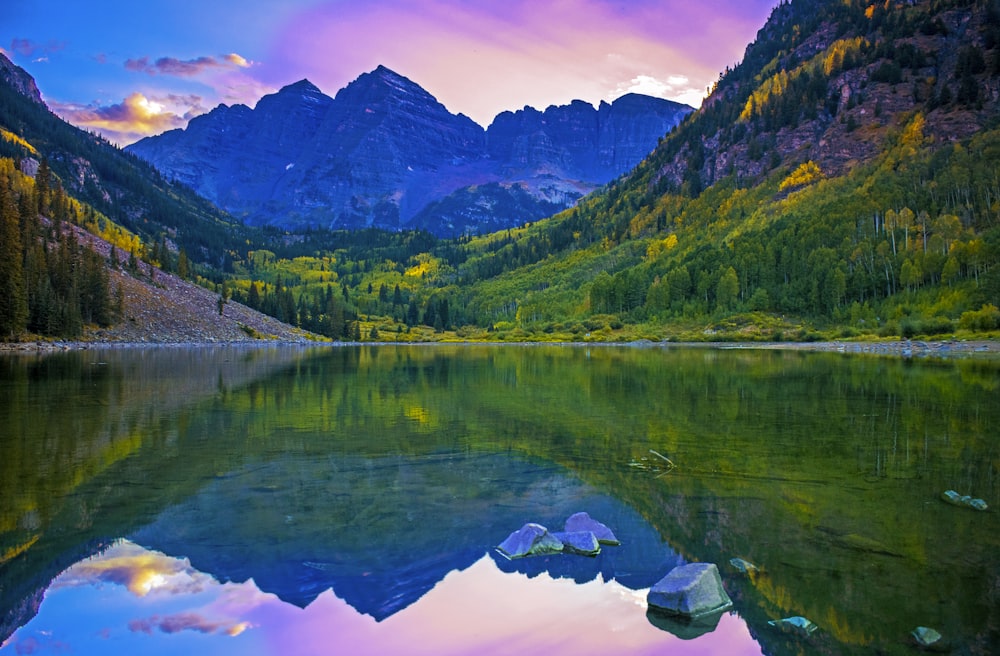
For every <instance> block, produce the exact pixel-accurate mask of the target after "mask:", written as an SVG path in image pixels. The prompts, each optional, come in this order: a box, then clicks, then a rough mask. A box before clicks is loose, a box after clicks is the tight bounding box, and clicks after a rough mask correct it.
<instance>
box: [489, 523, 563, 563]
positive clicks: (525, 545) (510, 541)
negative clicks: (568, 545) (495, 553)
mask: <svg viewBox="0 0 1000 656" xmlns="http://www.w3.org/2000/svg"><path fill="white" fill-rule="evenodd" d="M497 550H499V551H500V553H502V554H503V555H504V556H506V557H507V558H511V559H514V558H524V557H525V556H541V555H547V554H555V553H561V552H562V550H563V543H562V542H560V541H559V540H558V539H557V538H556V537H554V536H553V535H552V534H551V533H549V529H547V528H545V527H544V526H542V525H541V524H535V523H530V522H529V523H528V524H525V525H524V526H522V527H521V528H519V529H518V530H516V531H514V532H513V533H511V534H510V535H508V536H507V539H506V540H504V541H503V542H501V543H500V544H499V545H498V546H497Z"/></svg>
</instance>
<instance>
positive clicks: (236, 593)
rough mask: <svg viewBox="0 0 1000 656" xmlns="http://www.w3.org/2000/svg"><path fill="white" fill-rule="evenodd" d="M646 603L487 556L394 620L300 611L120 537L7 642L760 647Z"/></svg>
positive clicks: (378, 648)
mask: <svg viewBox="0 0 1000 656" xmlns="http://www.w3.org/2000/svg"><path fill="white" fill-rule="evenodd" d="M484 591H488V594H484ZM98 604H99V608H100V610H99V611H97V608H98ZM644 606H645V599H644V595H643V594H642V593H641V592H637V591H634V590H631V589H629V588H626V587H624V586H621V585H619V584H617V583H614V582H611V583H604V582H600V581H591V582H589V583H585V584H575V583H572V582H570V581H567V580H565V579H563V580H560V579H556V578H552V577H549V576H546V575H541V576H537V577H533V578H529V577H527V576H525V575H517V574H515V575H510V574H505V573H503V572H501V571H500V570H499V569H497V567H496V564H495V563H494V561H493V560H491V559H490V558H488V557H485V556H484V557H481V558H479V559H478V560H477V561H475V562H473V563H472V564H471V565H470V566H468V567H467V568H465V569H463V570H461V571H453V572H450V573H448V574H446V575H445V576H443V577H442V579H441V580H440V582H439V583H438V584H437V585H436V586H435V587H434V588H433V589H432V590H430V591H428V593H427V594H426V595H425V596H424V598H423V599H422V600H421V603H420V604H419V605H416V606H413V607H411V608H408V609H406V610H405V611H403V612H400V613H397V614H395V615H393V616H392V617H391V618H388V619H386V620H385V622H384V626H383V625H377V624H376V623H375V622H374V621H373V620H372V619H371V618H369V617H367V616H364V615H362V614H360V613H358V612H356V611H355V609H353V608H352V607H351V606H350V605H349V604H348V603H346V602H344V601H343V600H342V599H340V598H338V596H337V590H336V589H334V590H332V591H330V590H327V591H325V592H323V593H322V594H320V595H318V596H317V597H316V598H315V599H314V600H313V601H312V602H311V603H310V604H309V605H308V606H307V607H305V608H303V609H300V608H298V607H296V606H294V605H291V604H287V603H285V602H283V601H281V600H280V599H279V598H278V597H277V596H276V595H273V594H269V593H266V592H263V591H261V590H260V589H259V588H258V587H257V585H256V583H255V582H254V581H253V580H250V581H247V582H245V583H220V582H219V581H217V580H216V579H214V578H212V577H210V576H208V575H206V574H204V573H202V572H199V571H198V570H196V569H194V568H193V567H191V565H190V563H189V562H188V561H187V560H183V559H177V558H171V557H169V556H166V555H164V554H162V553H159V552H156V551H150V550H147V549H143V548H142V547H139V546H138V545H136V544H134V543H132V542H127V541H123V542H119V543H116V544H115V545H113V546H111V547H109V548H108V549H107V550H105V551H104V552H103V553H101V554H100V555H97V556H94V557H92V558H88V559H87V560H85V561H83V562H81V563H79V564H76V565H74V566H72V567H70V568H69V569H68V570H67V571H66V572H64V573H63V574H61V575H60V576H59V577H57V578H56V580H55V581H53V583H52V585H51V586H50V587H49V591H48V594H47V595H46V601H45V604H44V605H43V607H42V610H41V612H40V613H39V615H38V618H37V619H36V620H35V621H34V622H32V623H31V624H30V625H29V626H28V627H25V628H24V629H22V630H20V631H19V632H18V633H17V634H15V636H14V637H13V638H12V639H11V641H10V642H9V644H8V648H10V649H13V650H15V651H17V653H29V652H30V653H55V652H60V651H67V650H71V651H73V652H75V653H106V652H107V651H108V650H109V648H110V649H113V650H114V651H115V652H118V653H143V654H157V653H162V654H172V653H177V652H178V651H180V650H182V649H183V650H185V651H186V652H188V653H191V651H192V650H193V652H194V653H210V652H211V653H240V654H250V655H253V654H275V653H282V654H292V653H294V654H328V653H338V650H337V649H336V648H334V647H333V646H335V645H341V646H342V647H344V649H345V650H349V652H350V653H351V654H362V655H363V654H380V655H381V654H404V653H405V654H428V655H432V654H441V655H446V654H468V653H476V654H510V653H524V654H541V653H578V654H598V653H630V654H653V653H664V651H663V650H669V653H672V654H680V655H681V656H684V655H693V654H713V653H715V654H718V653H727V654H734V655H737V656H739V655H743V654H746V655H749V654H760V649H759V648H757V646H756V644H755V643H754V641H753V640H752V638H751V637H750V635H749V633H748V632H747V629H746V626H745V625H744V624H743V623H742V622H741V621H740V620H739V619H738V618H737V617H735V616H729V615H727V616H724V617H723V618H722V619H721V621H720V623H719V626H718V628H717V630H716V631H715V632H713V634H712V635H711V636H708V637H707V639H705V640H703V641H700V642H698V643H697V644H696V645H695V644H694V643H685V642H684V641H683V640H681V639H679V638H676V637H674V636H671V635H670V634H668V633H664V632H662V631H659V630H657V629H656V628H655V627H653V626H652V625H651V624H649V623H648V622H646V619H645V616H644V613H643V611H644ZM552 609H558V610H559V612H558V613H553V612H552ZM43 627H56V628H55V629H54V630H47V629H45V628H43ZM511 627H517V631H516V632H514V633H512V632H511ZM331 650H332V651H331Z"/></svg>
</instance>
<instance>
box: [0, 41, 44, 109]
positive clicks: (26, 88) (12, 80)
mask: <svg viewBox="0 0 1000 656" xmlns="http://www.w3.org/2000/svg"><path fill="white" fill-rule="evenodd" d="M0 81H2V82H3V83H5V84H7V85H9V86H10V87H12V88H13V89H14V90H15V91H17V92H18V93H20V94H21V95H22V96H25V97H26V98H28V99H30V100H31V101H32V102H36V103H38V104H39V105H44V104H45V103H44V102H43V101H42V94H41V93H39V92H38V87H37V86H36V85H35V80H34V78H32V77H31V76H30V75H28V74H27V73H26V72H25V71H24V69H23V68H21V67H20V66H15V65H14V62H12V61H11V60H9V59H8V58H7V57H5V56H4V54H3V53H0Z"/></svg>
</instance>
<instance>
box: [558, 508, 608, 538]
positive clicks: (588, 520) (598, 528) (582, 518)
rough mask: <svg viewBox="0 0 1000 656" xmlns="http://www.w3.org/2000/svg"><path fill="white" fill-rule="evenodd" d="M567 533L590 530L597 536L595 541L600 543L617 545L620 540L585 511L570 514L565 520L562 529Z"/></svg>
mask: <svg viewBox="0 0 1000 656" xmlns="http://www.w3.org/2000/svg"><path fill="white" fill-rule="evenodd" d="M563 530H564V531H566V532H567V533H577V532H590V533H593V534H594V536H595V537H596V538H597V541H598V542H600V543H601V544H608V545H614V546H618V545H619V544H621V542H619V541H618V538H616V537H615V534H614V532H613V531H612V530H611V529H610V528H608V527H607V526H605V525H604V524H602V523H601V522H599V521H597V520H596V519H593V518H592V517H591V516H590V515H588V514H587V513H585V512H578V513H576V514H574V515H570V517H569V519H567V520H566V526H565V528H564V529H563Z"/></svg>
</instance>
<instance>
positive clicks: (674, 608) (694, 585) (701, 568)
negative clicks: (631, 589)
mask: <svg viewBox="0 0 1000 656" xmlns="http://www.w3.org/2000/svg"><path fill="white" fill-rule="evenodd" d="M646 600H647V602H648V603H649V606H650V608H653V609H656V610H659V611H661V612H664V613H667V614H668V615H678V616H680V617H683V618H686V619H696V618H699V617H702V616H705V615H709V614H711V613H716V612H720V613H721V612H722V611H724V610H727V609H729V608H732V606H733V602H732V600H731V599H730V598H729V595H727V594H726V591H725V589H723V587H722V577H720V576H719V568H718V567H716V566H715V563H689V564H687V565H681V566H680V567H675V568H674V569H672V570H670V573H669V574H667V575H666V576H664V577H663V578H662V579H660V581H659V582H658V583H657V584H656V585H654V586H653V587H652V588H650V590H649V594H648V595H647V596H646Z"/></svg>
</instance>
